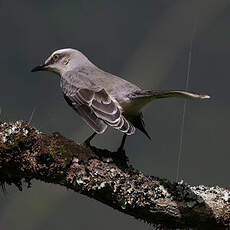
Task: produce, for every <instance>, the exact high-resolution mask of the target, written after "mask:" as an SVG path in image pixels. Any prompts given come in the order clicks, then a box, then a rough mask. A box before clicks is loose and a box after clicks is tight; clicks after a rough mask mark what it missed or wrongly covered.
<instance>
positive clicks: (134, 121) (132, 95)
mask: <svg viewBox="0 0 230 230" xmlns="http://www.w3.org/2000/svg"><path fill="white" fill-rule="evenodd" d="M39 70H48V71H52V72H55V73H57V74H59V76H60V77H61V88H62V90H63V94H64V97H65V100H66V101H67V102H68V104H69V105H70V106H71V107H72V108H73V109H74V110H75V111H76V112H77V113H78V114H79V115H80V116H81V117H82V118H83V120H84V121H85V122H86V123H87V124H88V125H89V126H90V127H91V128H92V129H93V130H94V131H95V132H97V133H103V132H104V131H105V130H106V128H107V127H108V126H111V127H113V128H115V129H118V130H120V131H121V132H123V133H125V134H127V135H131V134H134V133H135V128H138V129H140V130H141V131H142V132H143V133H145V134H146V135H147V136H148V137H149V135H148V133H147V132H146V130H145V128H144V122H143V119H142V116H143V115H142V112H141V110H142V108H143V107H144V106H145V105H146V104H147V103H149V102H150V101H152V100H153V99H158V98H167V97H182V98H200V99H205V98H209V96H207V95H199V94H195V93H190V92H184V91H165V92H162V91H152V90H142V89H140V88H139V87H138V86H136V85H134V84H132V83H130V82H128V81H126V80H124V79H122V78H120V77H117V76H114V75H112V74H110V73H107V72H104V71H103V70H101V69H99V68H98V67H97V66H95V65H94V64H93V63H92V62H90V61H89V60H88V59H87V58H86V57H85V56H84V55H83V54H82V53H81V52H79V51H77V50H74V49H62V50H58V51H55V52H54V53H53V54H52V55H51V56H50V57H49V58H48V59H47V60H46V62H45V64H44V65H42V66H39V67H36V68H34V69H33V71H39Z"/></svg>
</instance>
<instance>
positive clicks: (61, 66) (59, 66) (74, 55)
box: [31, 48, 92, 75]
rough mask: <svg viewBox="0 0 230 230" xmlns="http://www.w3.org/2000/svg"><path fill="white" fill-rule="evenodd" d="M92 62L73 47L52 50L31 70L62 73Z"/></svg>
mask: <svg viewBox="0 0 230 230" xmlns="http://www.w3.org/2000/svg"><path fill="white" fill-rule="evenodd" d="M87 64H92V63H91V62H90V61H89V60H88V59H87V57H86V56H85V55H83V54H82V53H81V52H80V51H78V50H75V49H70V48H68V49H61V50H57V51H55V52H53V53H52V54H51V55H50V56H49V57H48V58H47V59H46V61H45V63H44V64H42V65H39V66H36V67H35V68H33V69H32V70H31V72H37V71H50V72H54V73H57V74H59V75H62V74H63V73H65V72H67V71H71V70H73V69H75V68H77V67H81V66H84V65H87Z"/></svg>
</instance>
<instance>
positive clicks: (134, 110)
mask: <svg viewBox="0 0 230 230" xmlns="http://www.w3.org/2000/svg"><path fill="white" fill-rule="evenodd" d="M151 100H152V99H151V98H137V99H129V100H127V101H123V102H121V103H120V105H121V107H122V110H123V113H125V114H127V115H130V116H133V115H134V116H135V115H138V114H139V113H140V112H141V110H142V109H143V107H144V106H145V105H146V104H148V103H149V102H150V101H151Z"/></svg>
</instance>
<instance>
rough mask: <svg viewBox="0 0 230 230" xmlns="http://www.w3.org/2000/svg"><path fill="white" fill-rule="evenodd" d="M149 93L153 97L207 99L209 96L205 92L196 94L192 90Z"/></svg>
mask: <svg viewBox="0 0 230 230" xmlns="http://www.w3.org/2000/svg"><path fill="white" fill-rule="evenodd" d="M150 95H151V96H152V97H153V98H156V99H158V98H168V97H181V98H187V99H197V98H200V99H208V98H210V96H209V95H206V94H197V93H192V92H186V91H177V90H176V91H150Z"/></svg>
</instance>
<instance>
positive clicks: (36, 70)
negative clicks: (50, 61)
mask: <svg viewBox="0 0 230 230" xmlns="http://www.w3.org/2000/svg"><path fill="white" fill-rule="evenodd" d="M46 66H47V65H46V64H44V65H39V66H36V67H34V68H33V69H32V70H31V72H38V71H42V70H45V69H46Z"/></svg>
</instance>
